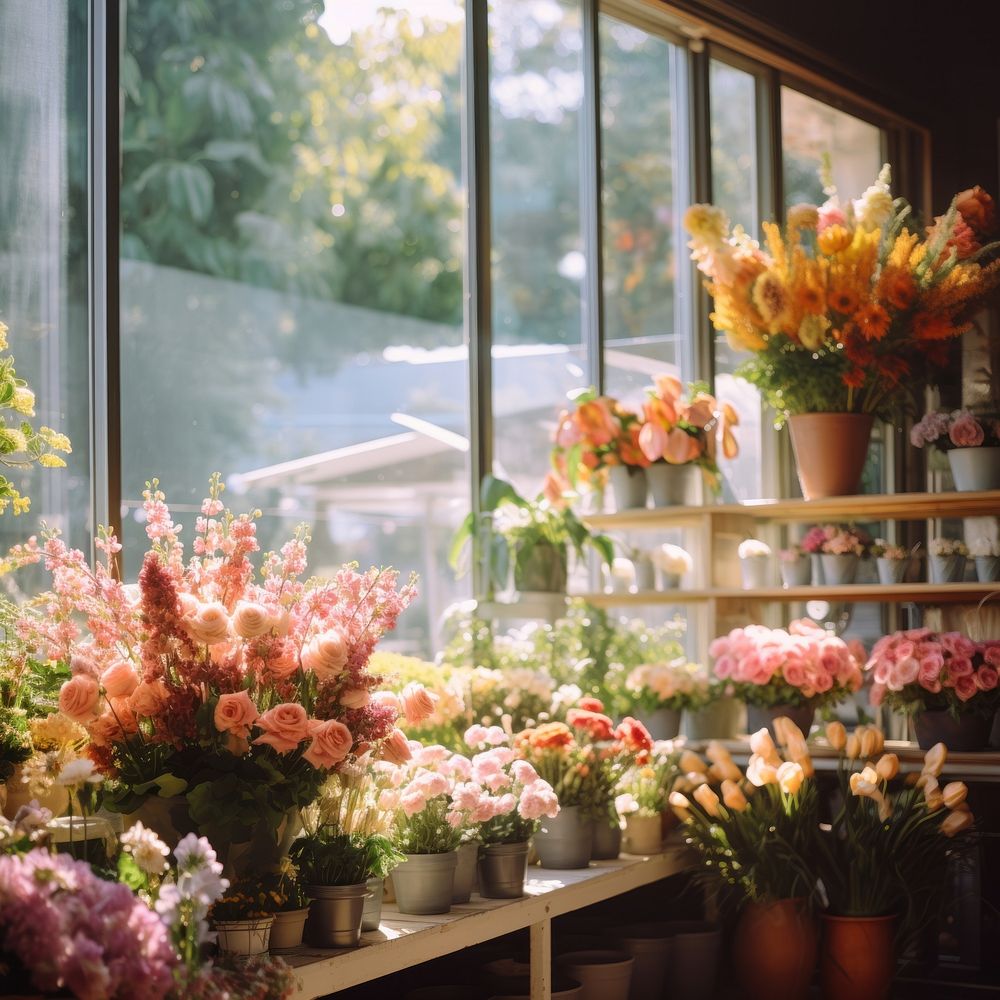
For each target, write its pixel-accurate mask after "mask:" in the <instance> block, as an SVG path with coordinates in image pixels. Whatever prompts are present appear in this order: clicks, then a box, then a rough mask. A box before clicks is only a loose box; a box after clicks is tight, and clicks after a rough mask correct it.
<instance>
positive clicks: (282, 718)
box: [254, 702, 309, 753]
mask: <svg viewBox="0 0 1000 1000" xmlns="http://www.w3.org/2000/svg"><path fill="white" fill-rule="evenodd" d="M257 728H258V729H263V730H264V733H263V735H262V736H258V737H257V739H255V740H254V743H255V744H257V745H258V746H262V745H265V744H266V745H267V746H270V747H274V749H275V750H277V751H278V753H288V752H289V751H290V750H294V749H295V748H296V747H297V746H298V745H299V744H300V743H301V742H302V741H303V740H304V739H308V737H309V716H308V715H307V714H306V710H305V709H304V708H303V707H302V706H301V705H295V704H293V703H291V702H286V703H285V704H283V705H275V707H274V708H272V709H269V710H268V711H267V712H265V713H264V714H263V715H262V716H261V717H260V718H259V719H257Z"/></svg>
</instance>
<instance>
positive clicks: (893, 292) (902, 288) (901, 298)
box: [881, 270, 917, 309]
mask: <svg viewBox="0 0 1000 1000" xmlns="http://www.w3.org/2000/svg"><path fill="white" fill-rule="evenodd" d="M881 285H882V295H883V296H884V297H885V300H886V301H887V302H888V303H889V305H891V306H893V307H894V308H896V309H909V308H910V306H912V305H913V300H914V299H915V298H916V297H917V286H916V284H915V282H914V281H913V275H911V274H910V273H909V272H908V271H896V270H892V271H886V272H885V274H883V276H882V281H881Z"/></svg>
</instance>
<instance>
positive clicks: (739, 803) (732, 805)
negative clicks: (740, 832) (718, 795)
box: [722, 779, 750, 812]
mask: <svg viewBox="0 0 1000 1000" xmlns="http://www.w3.org/2000/svg"><path fill="white" fill-rule="evenodd" d="M722 801H723V802H724V803H725V804H726V808H727V809H732V810H733V812H743V810H744V809H746V808H747V807H748V806H749V805H750V803H749V802H748V801H747V797H746V796H745V795H744V794H743V790H742V789H741V788H740V786H739V785H737V784H736V783H735V782H732V781H729V780H728V779H726V780H725V781H723V782H722Z"/></svg>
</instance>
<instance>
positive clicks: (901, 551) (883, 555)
mask: <svg viewBox="0 0 1000 1000" xmlns="http://www.w3.org/2000/svg"><path fill="white" fill-rule="evenodd" d="M868 552H869V554H870V555H871V557H872V558H873V559H874V560H875V567H876V570H877V571H878V582H879V583H881V584H883V585H884V586H893V585H894V584H897V583H902V582H903V578H904V577H905V576H906V570H907V567H908V566H909V565H910V559H911V558H912V556H913V553H912V552H911V551H910V550H908V549H906V548H905V547H904V546H902V545H893V544H892V543H891V542H887V541H886V540H885V539H884V538H876V539H875V541H874V542H873V543H872V544H871V546H870V547H869V549H868Z"/></svg>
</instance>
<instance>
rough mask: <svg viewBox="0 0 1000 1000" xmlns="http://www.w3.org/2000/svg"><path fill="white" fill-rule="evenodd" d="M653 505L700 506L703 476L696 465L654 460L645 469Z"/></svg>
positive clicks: (701, 502) (703, 491)
mask: <svg viewBox="0 0 1000 1000" xmlns="http://www.w3.org/2000/svg"><path fill="white" fill-rule="evenodd" d="M646 481H647V483H648V484H649V496H650V499H651V500H652V502H653V506H654V507H700V506H701V505H702V504H703V503H704V502H705V488H704V477H703V476H702V473H701V468H700V467H699V466H697V465H670V464H669V463H668V462H654V463H653V464H652V465H651V466H650V467H649V468H648V469H646Z"/></svg>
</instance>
